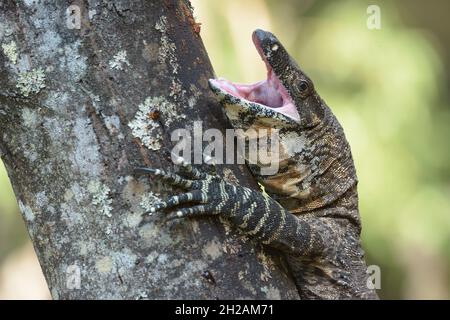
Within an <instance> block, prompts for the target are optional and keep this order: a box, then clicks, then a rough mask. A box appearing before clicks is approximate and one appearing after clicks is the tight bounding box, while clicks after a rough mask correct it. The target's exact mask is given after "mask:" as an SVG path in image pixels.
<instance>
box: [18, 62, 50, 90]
mask: <svg viewBox="0 0 450 320" xmlns="http://www.w3.org/2000/svg"><path fill="white" fill-rule="evenodd" d="M16 87H17V89H19V91H20V93H21V94H22V95H23V96H24V97H28V96H29V95H30V93H38V92H39V91H41V89H43V88H45V73H44V70H42V68H37V69H33V70H31V71H29V72H23V73H20V74H19V79H18V80H17V84H16Z"/></svg>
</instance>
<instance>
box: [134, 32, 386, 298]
mask: <svg viewBox="0 0 450 320" xmlns="http://www.w3.org/2000/svg"><path fill="white" fill-rule="evenodd" d="M253 42H254V44H255V47H256V48H257V50H258V52H259V54H260V56H261V57H262V59H263V61H264V62H265V64H266V68H267V80H264V81H260V82H258V83H255V84H251V85H243V84H235V83H233V82H230V81H228V80H225V79H211V80H210V87H211V88H212V90H213V92H214V93H215V94H216V95H217V96H218V97H219V98H220V100H221V101H222V104H223V105H224V108H225V112H226V114H227V116H228V118H229V119H230V121H231V123H232V125H233V127H234V128H235V129H243V130H248V129H252V128H253V129H256V130H258V129H261V128H265V129H267V130H275V129H276V130H278V131H277V132H278V136H279V149H280V150H279V154H278V158H279V162H278V165H279V170H278V172H276V173H275V174H272V175H264V174H262V173H261V168H262V166H260V165H258V163H256V164H249V168H250V170H251V172H252V173H253V175H254V176H255V177H256V179H257V180H258V181H259V182H260V183H261V184H262V185H263V186H264V188H265V191H266V193H263V192H258V191H255V190H253V189H250V188H246V187H241V186H236V185H233V184H230V183H227V182H225V181H224V180H222V179H221V178H219V177H215V176H212V175H209V174H207V173H204V172H201V171H199V170H198V169H196V168H193V167H192V166H190V165H187V164H184V165H183V166H181V168H184V170H181V171H180V173H179V174H175V173H171V172H165V171H163V170H160V169H152V168H138V169H137V172H139V173H141V174H142V173H149V174H153V175H155V176H157V177H159V178H162V179H164V180H166V181H169V182H171V183H172V184H174V185H176V186H180V187H182V188H184V189H186V190H187V193H184V194H181V195H176V196H173V197H170V198H169V199H168V200H166V201H165V202H163V203H161V204H159V205H157V206H155V207H153V208H152V209H151V210H150V211H151V212H156V211H160V210H169V211H170V210H171V209H172V211H173V210H174V208H175V207H176V208H178V209H176V210H175V212H173V214H174V216H173V218H182V217H188V216H196V215H221V216H223V217H226V218H228V219H230V220H231V221H232V222H233V223H234V224H235V225H236V226H237V227H239V228H240V229H241V230H242V231H243V232H245V233H246V234H248V235H250V236H253V237H256V238H257V239H258V240H259V241H261V242H262V243H264V244H266V245H268V246H271V247H273V248H276V249H277V250H279V251H280V252H282V253H284V255H285V256H286V259H287V261H288V263H289V266H290V268H291V271H292V274H293V276H294V278H295V281H296V284H297V287H298V290H299V293H300V297H301V298H302V299H377V298H378V297H377V294H376V293H375V291H374V290H372V289H369V288H368V286H367V278H368V275H367V273H366V270H367V266H366V263H365V261H364V251H363V250H362V248H361V243H360V232H361V223H360V216H359V212H358V194H357V188H356V186H357V177H356V172H355V167H354V164H353V159H352V154H351V151H350V146H349V144H348V142H347V140H346V138H345V136H344V132H343V129H342V127H341V125H340V124H339V122H338V120H337V119H336V117H335V116H334V115H333V113H332V111H331V110H330V108H329V107H328V106H327V105H326V103H325V102H324V101H323V100H322V99H321V98H320V96H319V94H318V93H317V92H316V90H315V89H314V85H313V83H312V81H311V79H310V78H308V77H307V76H306V74H305V73H304V72H303V71H302V70H301V69H300V68H299V67H298V65H297V63H296V62H295V61H294V60H293V59H292V57H291V56H290V55H289V54H288V52H287V51H286V50H285V48H284V47H283V45H282V44H281V43H280V42H279V40H278V39H277V38H276V37H275V36H274V35H273V34H272V33H270V32H266V31H262V30H256V31H255V32H254V33H253Z"/></svg>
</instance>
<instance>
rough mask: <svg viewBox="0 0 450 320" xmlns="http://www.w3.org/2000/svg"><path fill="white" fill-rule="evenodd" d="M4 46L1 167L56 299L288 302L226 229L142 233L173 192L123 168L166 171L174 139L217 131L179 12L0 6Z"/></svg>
mask: <svg viewBox="0 0 450 320" xmlns="http://www.w3.org/2000/svg"><path fill="white" fill-rule="evenodd" d="M69 5H70V6H69ZM0 42H1V44H2V50H1V52H2V53H1V54H0V66H1V68H2V69H1V74H0V154H1V156H2V159H3V160H4V163H5V166H6V168H7V170H8V174H9V177H10V179H11V183H12V185H13V188H14V191H15V194H16V197H17V201H18V203H19V206H20V209H21V211H22V214H23V218H24V221H25V223H26V225H27V228H28V232H29V234H30V237H31V240H32V242H33V245H34V248H35V250H36V253H37V255H38V258H39V261H40V264H41V267H42V270H43V272H44V275H45V278H46V280H47V283H48V285H49V288H50V291H51V294H52V296H53V298H54V299H79V298H81V299H140V298H149V299H158V298H163V299H165V298H175V299H180V298H190V299H201V298H204V299H214V298H223V299H231V298H250V299H252V298H258V299H265V298H275V299H276V298H281V299H291V298H298V294H297V291H296V289H295V286H294V284H293V282H292V280H291V279H290V278H289V277H288V276H287V275H286V274H287V272H286V271H285V270H282V266H283V264H281V265H280V264H279V263H278V262H276V260H277V259H276V258H274V256H271V255H269V254H268V253H267V252H265V251H263V250H262V249H261V248H260V247H259V246H256V245H255V244H254V243H252V242H249V241H247V240H246V238H244V237H243V236H242V235H240V234H239V233H238V232H236V231H235V229H234V228H230V226H229V225H228V224H227V223H226V221H222V220H220V219H213V218H199V219H187V220H181V221H174V222H171V223H164V222H163V221H162V219H161V217H162V214H159V213H158V214H153V215H152V216H150V217H149V219H148V221H146V223H142V216H141V215H142V213H143V212H145V211H146V208H147V209H148V207H149V206H150V205H151V204H152V203H154V202H155V201H158V199H159V198H160V197H163V196H166V195H167V194H168V193H173V192H179V190H178V191H177V190H169V189H168V188H170V187H168V186H165V185H161V184H159V183H156V182H155V180H153V179H152V178H147V177H141V178H138V177H135V176H133V168H134V167H136V166H149V167H162V168H166V169H172V167H173V166H172V164H171V161H170V152H169V151H170V150H171V149H172V147H173V145H174V142H171V132H173V130H174V129H176V128H187V129H189V130H192V127H193V122H194V121H196V120H202V121H203V128H204V129H206V128H218V129H220V130H222V131H224V129H225V128H226V126H227V123H226V121H225V120H224V116H223V113H222V111H221V107H220V105H219V104H218V103H217V101H216V100H215V99H214V97H213V96H212V94H211V93H210V91H209V89H208V83H207V79H208V78H210V77H213V71H212V68H211V65H210V62H209V60H208V57H207V55H206V52H205V50H204V47H203V44H202V42H201V39H200V36H199V25H197V24H196V23H195V21H194V19H193V17H192V12H191V8H190V4H189V3H188V2H186V1H176V0H166V1H162V0H160V1H144V0H142V1H126V0H121V1H119V0H117V1H94V0H92V1H89V0H88V1H75V2H73V3H68V2H63V1H33V0H26V1H2V0H0ZM219 172H220V173H221V174H222V175H224V176H226V177H227V179H229V180H235V181H238V183H239V184H240V185H247V186H253V187H255V184H254V182H253V180H252V178H251V176H250V175H249V173H248V172H247V170H246V168H245V167H244V166H238V165H235V166H230V167H223V166H221V167H219ZM236 179H237V180H236ZM280 266H281V267H280Z"/></svg>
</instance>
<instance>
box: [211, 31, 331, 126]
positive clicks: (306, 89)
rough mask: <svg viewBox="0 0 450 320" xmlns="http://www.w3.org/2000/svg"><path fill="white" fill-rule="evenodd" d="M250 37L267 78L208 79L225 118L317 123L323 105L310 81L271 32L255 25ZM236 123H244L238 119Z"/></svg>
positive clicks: (235, 120)
mask: <svg viewBox="0 0 450 320" xmlns="http://www.w3.org/2000/svg"><path fill="white" fill-rule="evenodd" d="M252 38H253V43H254V44H255V47H256V49H257V51H258V53H259V54H260V56H261V58H262V60H263V61H264V63H265V65H266V69H267V79H266V80H262V81H259V82H256V83H253V84H240V83H233V82H231V81H228V80H226V79H222V78H221V79H211V80H210V81H209V83H210V87H211V88H212V90H213V91H214V92H215V93H216V95H218V96H219V98H221V100H222V101H223V102H224V105H225V111H226V113H227V116H228V118H229V119H230V120H231V121H232V122H237V121H239V122H245V120H246V118H250V119H249V120H254V119H255V117H256V118H258V119H259V120H261V119H267V118H270V121H271V123H272V124H275V125H276V124H277V123H280V122H281V123H282V124H284V125H285V124H293V125H296V126H301V127H303V128H308V127H313V126H315V125H317V124H318V123H319V122H320V120H321V118H322V117H323V114H324V107H323V104H322V102H321V99H320V97H319V96H318V95H317V94H316V92H315V90H314V85H313V83H312V81H311V80H310V79H309V78H308V76H306V74H305V73H304V72H302V70H301V69H300V68H299V67H298V65H297V63H296V62H295V61H294V59H292V58H291V56H290V55H289V53H288V52H287V51H286V49H285V48H284V47H283V45H282V44H281V43H280V41H279V40H278V39H277V38H276V37H275V36H274V35H273V34H272V33H270V32H266V31H263V30H259V29H258V30H256V31H254V32H253V37H252ZM235 124H236V123H233V125H235ZM239 127H244V128H245V127H246V126H245V125H242V123H240V125H239Z"/></svg>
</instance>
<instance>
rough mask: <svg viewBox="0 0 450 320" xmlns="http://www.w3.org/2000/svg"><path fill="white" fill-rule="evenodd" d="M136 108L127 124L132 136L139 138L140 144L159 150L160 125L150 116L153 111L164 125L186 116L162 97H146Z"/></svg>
mask: <svg viewBox="0 0 450 320" xmlns="http://www.w3.org/2000/svg"><path fill="white" fill-rule="evenodd" d="M138 108H139V110H138V112H137V113H136V115H135V117H134V119H133V120H132V121H131V122H130V123H129V124H128V126H129V127H130V128H131V131H132V134H133V136H134V137H136V138H139V139H140V140H141V142H142V144H143V145H144V146H146V147H147V148H149V149H151V150H159V149H160V148H161V139H162V136H161V134H162V131H161V125H160V124H159V122H158V121H156V120H153V119H152V118H151V116H150V115H151V114H152V113H153V112H158V113H160V114H161V117H164V121H165V124H166V125H170V124H171V123H172V122H173V121H174V120H178V119H182V118H185V117H186V116H185V115H184V114H182V113H180V112H177V110H176V106H175V105H174V104H173V103H171V102H169V101H168V100H167V99H165V98H164V97H148V98H146V99H145V101H144V103H141V104H140V105H139V106H138Z"/></svg>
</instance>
